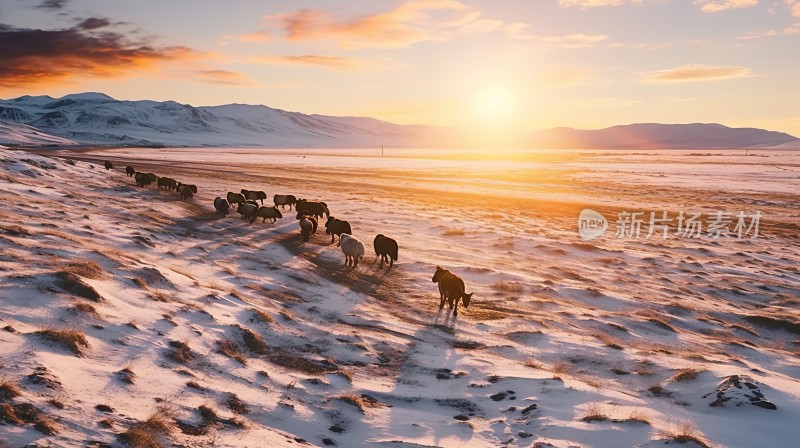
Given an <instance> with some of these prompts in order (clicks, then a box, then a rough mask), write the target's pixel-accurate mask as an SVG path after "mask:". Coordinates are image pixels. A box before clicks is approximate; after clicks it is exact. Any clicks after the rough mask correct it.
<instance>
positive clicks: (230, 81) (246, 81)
mask: <svg viewBox="0 0 800 448" xmlns="http://www.w3.org/2000/svg"><path fill="white" fill-rule="evenodd" d="M195 75H196V76H195V78H196V79H197V80H198V81H202V82H207V83H211V84H222V85H226V86H248V85H253V84H254V82H253V80H252V79H250V77H248V76H246V75H243V74H241V73H237V72H232V71H228V70H214V69H201V70H197V71H195Z"/></svg>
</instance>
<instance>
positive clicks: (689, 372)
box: [672, 369, 705, 383]
mask: <svg viewBox="0 0 800 448" xmlns="http://www.w3.org/2000/svg"><path fill="white" fill-rule="evenodd" d="M703 372H705V370H703V369H683V370H681V371H680V372H678V373H676V374H675V375H674V376H673V377H672V381H677V382H679V383H680V382H682V381H691V380H694V379H696V378H697V376H698V375H700V374H701V373H703Z"/></svg>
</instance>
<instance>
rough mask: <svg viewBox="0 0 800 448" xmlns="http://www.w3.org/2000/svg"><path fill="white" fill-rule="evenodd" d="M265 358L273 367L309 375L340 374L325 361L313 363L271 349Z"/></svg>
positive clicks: (334, 366)
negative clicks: (276, 366)
mask: <svg viewBox="0 0 800 448" xmlns="http://www.w3.org/2000/svg"><path fill="white" fill-rule="evenodd" d="M267 358H268V359H269V361H270V362H272V363H273V364H275V365H278V366H281V367H285V368H287V369H291V370H297V371H299V372H303V373H306V374H309V375H321V374H324V373H342V372H341V371H340V370H339V367H338V366H337V365H336V364H334V363H332V362H330V361H327V360H324V361H314V360H311V359H308V358H307V357H306V356H303V355H295V354H293V353H291V352H288V351H284V350H277V349H272V350H270V351H269V352H268V354H267Z"/></svg>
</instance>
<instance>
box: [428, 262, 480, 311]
mask: <svg viewBox="0 0 800 448" xmlns="http://www.w3.org/2000/svg"><path fill="white" fill-rule="evenodd" d="M432 281H433V282H434V283H438V284H439V309H442V308H444V302H445V300H447V302H448V305H449V307H450V308H451V309H452V308H453V307H454V306H455V309H454V310H453V316H458V301H459V300H462V299H463V303H464V308H468V307H469V302H470V300H472V294H473V293H469V294H467V293H466V292H465V290H466V287H465V286H464V280H462V279H461V277H459V276H457V275H455V274H453V273H452V272H450V271H448V270H447V269H442V268H441V267H439V266H436V272H435V273H434V274H433V279H432Z"/></svg>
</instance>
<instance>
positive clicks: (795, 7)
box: [786, 0, 800, 17]
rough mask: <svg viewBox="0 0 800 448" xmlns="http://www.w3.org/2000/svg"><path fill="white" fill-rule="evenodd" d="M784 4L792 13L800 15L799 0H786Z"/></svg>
mask: <svg viewBox="0 0 800 448" xmlns="http://www.w3.org/2000/svg"><path fill="white" fill-rule="evenodd" d="M786 6H788V7H789V10H790V11H792V15H793V16H795V17H800V0H786Z"/></svg>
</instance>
